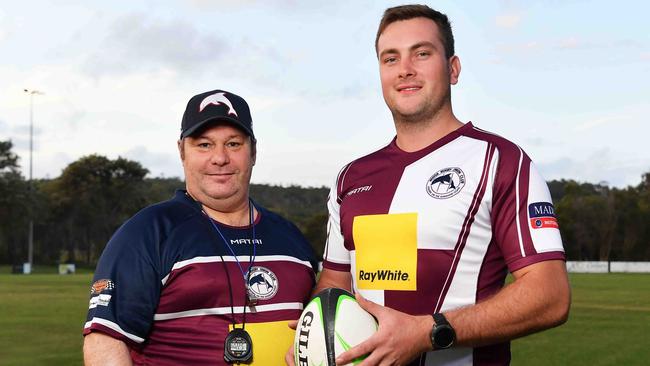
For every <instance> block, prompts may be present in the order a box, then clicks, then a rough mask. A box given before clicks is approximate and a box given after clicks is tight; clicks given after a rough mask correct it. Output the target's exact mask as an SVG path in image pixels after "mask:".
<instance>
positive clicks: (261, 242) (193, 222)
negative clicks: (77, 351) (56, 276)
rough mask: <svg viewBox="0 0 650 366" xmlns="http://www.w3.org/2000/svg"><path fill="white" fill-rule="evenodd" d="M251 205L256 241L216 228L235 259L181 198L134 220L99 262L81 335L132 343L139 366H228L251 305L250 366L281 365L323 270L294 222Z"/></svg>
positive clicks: (196, 208)
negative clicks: (233, 335)
mask: <svg viewBox="0 0 650 366" xmlns="http://www.w3.org/2000/svg"><path fill="white" fill-rule="evenodd" d="M255 207H256V208H257V210H258V215H257V218H256V220H255V223H254V228H255V237H254V238H253V237H252V233H253V230H252V229H253V228H252V227H250V226H247V227H231V226H227V225H223V224H220V223H216V222H215V224H217V225H218V227H219V229H220V230H221V232H222V233H223V236H224V237H225V239H226V240H228V244H229V245H230V248H232V250H233V251H234V253H232V252H231V251H230V250H229V249H228V247H227V246H226V244H225V243H224V241H223V238H222V237H221V236H220V235H219V233H218V232H217V231H216V230H215V228H214V227H212V223H210V219H209V218H208V217H207V216H206V215H205V214H204V213H202V212H201V206H200V204H199V203H197V202H195V201H194V200H192V199H191V198H190V197H189V196H188V195H187V194H186V193H185V191H177V192H176V195H175V197H174V198H173V199H171V200H169V201H166V202H162V203H159V204H156V205H153V206H150V207H148V208H145V209H144V210H142V211H140V212H139V213H137V214H136V215H135V216H134V217H132V218H131V219H130V220H128V221H127V222H126V223H125V224H124V225H123V226H122V227H121V228H120V229H119V230H118V231H117V232H116V233H115V234H114V236H113V237H112V238H111V240H110V241H109V243H108V244H107V246H106V248H105V250H104V252H103V253H102V256H101V258H100V259H99V263H98V265H97V270H96V272H95V276H94V280H93V281H94V283H93V286H92V289H91V297H90V304H89V310H88V316H87V319H86V320H87V321H86V324H85V327H84V335H86V334H88V333H90V332H94V331H99V332H102V333H105V334H108V335H110V336H112V337H114V338H117V339H120V340H122V341H124V342H126V343H127V344H128V345H129V347H130V349H131V357H132V358H133V360H134V363H135V364H155V365H203V364H205V365H225V362H224V360H223V347H224V341H225V338H226V335H227V334H228V332H229V330H230V329H232V323H233V322H234V323H235V324H237V327H238V328H241V325H242V323H244V307H245V306H246V309H245V310H246V311H245V329H246V331H247V332H248V333H249V334H250V335H251V338H252V340H253V364H257V365H270V364H283V362H284V354H285V352H286V350H287V349H289V347H290V346H291V344H292V342H293V334H294V332H293V330H291V329H290V328H288V326H287V322H288V321H289V320H294V319H298V317H299V316H300V313H301V312H302V308H303V304H304V303H305V302H306V301H307V300H309V296H310V293H311V290H312V288H313V286H314V283H315V269H316V268H317V262H316V259H315V255H314V252H313V250H312V249H311V246H310V245H309V243H308V242H307V241H306V240H305V238H304V237H303V236H302V234H301V233H300V231H299V230H298V229H297V228H296V227H295V226H294V225H293V224H291V223H290V222H288V221H287V220H285V219H283V218H281V217H280V216H278V215H277V214H275V213H272V212H270V211H268V210H266V209H264V208H262V207H260V206H258V205H256V206H255ZM253 245H254V246H255V260H254V263H253V266H252V267H251V275H250V277H249V278H250V279H249V284H250V289H251V291H252V292H253V293H254V294H255V295H256V297H257V298H258V301H257V303H256V304H255V305H253V306H247V305H246V303H245V281H246V280H245V279H244V276H243V274H242V271H241V270H240V267H239V265H238V263H237V260H238V261H239V263H240V265H241V266H242V268H243V270H244V271H247V270H248V268H249V265H250V262H249V261H250V259H251V255H252V254H253ZM233 254H234V255H233ZM228 281H230V286H229V284H228ZM229 287H231V288H229ZM230 290H232V299H231V296H230ZM231 301H232V302H231ZM233 308H234V309H233ZM233 310H234V314H233Z"/></svg>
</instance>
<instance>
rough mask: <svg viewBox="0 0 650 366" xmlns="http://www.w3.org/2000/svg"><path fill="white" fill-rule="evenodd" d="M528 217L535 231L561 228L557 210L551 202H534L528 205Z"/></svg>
mask: <svg viewBox="0 0 650 366" xmlns="http://www.w3.org/2000/svg"><path fill="white" fill-rule="evenodd" d="M528 217H529V218H530V227H531V228H533V229H544V228H553V229H557V228H559V225H558V223H557V218H556V217H555V208H554V207H553V204H552V203H550V202H534V203H531V204H530V205H528Z"/></svg>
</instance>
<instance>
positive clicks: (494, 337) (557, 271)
mask: <svg viewBox="0 0 650 366" xmlns="http://www.w3.org/2000/svg"><path fill="white" fill-rule="evenodd" d="M513 276H514V277H515V281H514V282H513V283H512V284H510V285H508V286H506V287H505V288H503V289H502V290H501V291H499V292H498V293H497V294H496V295H494V296H493V297H491V298H489V299H487V300H485V301H483V302H481V303H478V304H476V305H472V306H467V307H463V308H459V309H454V310H450V311H446V312H445V313H444V314H445V317H446V318H447V320H448V321H449V323H450V324H451V325H452V327H454V329H455V330H456V343H455V345H456V346H466V347H476V346H481V345H487V344H494V343H498V342H503V341H507V340H510V339H514V338H517V337H521V336H524V335H527V334H531V333H534V332H536V331H540V330H543V329H547V328H550V327H554V326H557V325H560V324H562V323H564V322H565V321H566V320H567V317H568V314H569V306H570V302H571V293H570V292H571V291H570V288H569V281H568V278H567V274H566V266H565V263H564V261H561V260H552V261H545V262H540V263H536V264H533V265H530V266H528V267H525V268H522V269H520V270H517V271H515V272H513ZM357 299H358V300H359V303H360V305H361V306H362V307H363V308H364V309H366V310H367V311H368V312H370V313H371V314H373V315H374V316H375V317H376V318H377V320H378V322H379V330H378V331H377V333H375V334H374V335H373V336H372V337H370V338H369V339H368V340H366V341H365V342H363V343H361V344H359V345H358V346H356V347H353V348H352V349H350V350H349V351H347V352H345V353H344V354H342V355H341V356H339V357H338V358H337V364H346V363H348V362H350V361H351V360H353V359H355V358H357V357H360V356H362V355H365V354H368V353H370V355H369V356H368V357H367V358H366V359H365V360H364V361H363V362H362V363H360V364H359V366H370V365H378V364H380V363H381V364H382V365H398V364H404V363H407V362H409V361H411V360H413V359H414V358H416V357H417V356H418V355H419V354H420V353H422V352H425V351H430V350H431V349H432V346H431V342H430V338H429V336H430V332H431V327H432V325H433V320H432V318H431V316H429V315H426V316H410V315H407V314H404V313H402V312H399V311H397V310H393V309H390V308H387V307H383V306H380V305H377V304H375V303H372V302H370V301H367V300H365V299H362V298H360V297H357ZM409 327H413V329H412V330H409ZM407 331H408V332H407Z"/></svg>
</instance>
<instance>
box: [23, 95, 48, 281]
mask: <svg viewBox="0 0 650 366" xmlns="http://www.w3.org/2000/svg"><path fill="white" fill-rule="evenodd" d="M24 91H25V93H27V94H29V205H30V206H29V233H28V235H27V262H28V263H29V266H30V270H33V263H34V209H33V207H32V203H33V201H34V183H33V182H32V174H33V154H34V95H43V94H45V93H43V92H41V91H38V90H31V89H24Z"/></svg>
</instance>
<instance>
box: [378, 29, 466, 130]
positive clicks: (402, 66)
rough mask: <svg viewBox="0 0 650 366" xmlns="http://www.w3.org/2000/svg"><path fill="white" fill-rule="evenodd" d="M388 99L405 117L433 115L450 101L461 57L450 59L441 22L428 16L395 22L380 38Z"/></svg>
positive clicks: (399, 116)
mask: <svg viewBox="0 0 650 366" xmlns="http://www.w3.org/2000/svg"><path fill="white" fill-rule="evenodd" d="M377 52H378V55H379V74H380V77H381V87H382V91H383V95H384V100H385V101H386V104H387V105H388V108H389V109H390V110H391V112H392V113H393V116H394V117H395V118H397V119H400V120H402V121H420V120H423V119H429V118H432V117H433V116H434V115H435V114H436V113H437V112H438V111H440V109H441V108H442V107H443V106H444V105H445V104H446V103H450V88H451V86H450V85H451V84H456V82H458V74H459V72H460V61H459V60H458V58H457V57H456V56H452V57H451V58H450V59H449V60H447V57H446V56H445V47H444V45H443V43H442V40H441V38H440V34H439V32H438V26H437V25H436V24H435V23H434V22H433V21H432V20H430V19H427V18H413V19H409V20H403V21H397V22H394V23H391V24H390V25H389V26H388V27H386V29H385V30H384V31H383V32H382V33H381V35H380V36H379V40H378V42H377Z"/></svg>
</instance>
